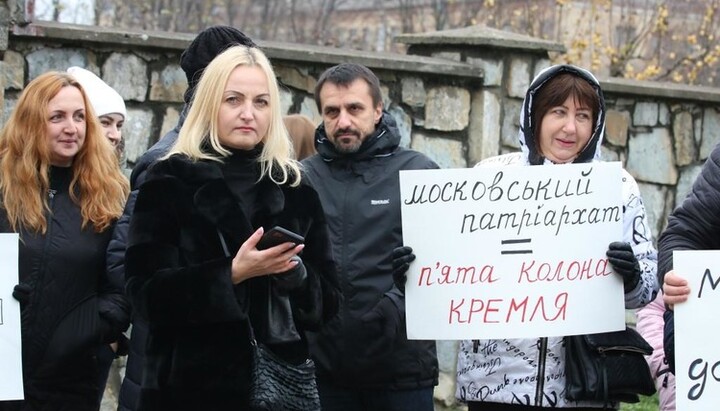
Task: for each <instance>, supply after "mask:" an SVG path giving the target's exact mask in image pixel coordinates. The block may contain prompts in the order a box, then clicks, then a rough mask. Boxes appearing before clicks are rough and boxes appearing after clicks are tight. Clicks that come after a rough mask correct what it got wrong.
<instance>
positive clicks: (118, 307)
mask: <svg viewBox="0 0 720 411" xmlns="http://www.w3.org/2000/svg"><path fill="white" fill-rule="evenodd" d="M115 229H117V223H116V224H115V227H114V229H113V232H114V230H115ZM110 244H112V240H111V241H110ZM108 249H110V245H108ZM108 261H109V254H108V253H107V252H106V254H105V263H106V267H108ZM98 284H99V287H98V312H99V314H100V319H101V320H102V328H103V329H102V330H101V334H102V341H103V342H105V343H111V342H114V341H117V340H119V339H120V338H121V337H122V333H123V332H124V331H125V330H127V328H128V326H129V325H130V303H129V302H128V300H127V298H126V296H125V293H124V290H123V284H122V283H121V282H117V281H115V280H114V278H113V276H112V273H111V272H110V270H109V269H106V270H103V271H102V274H101V276H100V279H99V281H98Z"/></svg>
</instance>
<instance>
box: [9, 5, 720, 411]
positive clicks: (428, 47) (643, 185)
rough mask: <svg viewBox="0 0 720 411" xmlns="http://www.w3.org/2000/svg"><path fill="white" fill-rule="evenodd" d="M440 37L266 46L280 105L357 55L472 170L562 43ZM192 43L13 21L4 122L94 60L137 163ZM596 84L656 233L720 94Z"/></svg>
mask: <svg viewBox="0 0 720 411" xmlns="http://www.w3.org/2000/svg"><path fill="white" fill-rule="evenodd" d="M0 5H2V2H1V1H0ZM0 17H2V13H0ZM434 36H435V37H432V38H431V40H427V39H420V40H417V41H416V42H415V43H414V44H413V46H412V47H411V48H410V50H411V51H414V52H416V53H418V55H415V56H410V55H400V54H396V55H393V54H374V53H368V52H354V51H346V50H338V49H333V48H324V47H311V46H303V45H296V44H281V43H271V42H262V41H259V44H260V46H261V47H262V48H263V49H264V50H265V51H266V53H267V54H268V56H269V57H270V58H271V60H272V61H273V64H274V65H275V67H276V74H277V75H278V79H279V81H280V83H281V84H282V86H283V90H282V92H281V103H280V104H281V106H282V107H283V111H285V112H286V113H296V112H299V113H303V114H306V115H308V116H310V117H311V118H313V119H314V120H315V122H316V123H319V122H320V121H321V117H320V115H319V113H318V111H317V107H316V106H315V103H314V101H313V98H312V91H313V88H314V86H315V83H316V81H317V77H318V76H319V74H320V73H321V72H322V71H323V70H324V69H325V68H327V67H329V66H331V65H333V64H337V63H340V62H345V61H352V62H358V63H361V64H365V65H367V66H368V67H370V68H371V69H373V70H374V71H375V72H376V73H377V74H378V77H379V78H380V79H381V82H382V86H383V101H384V102H385V104H386V108H387V109H388V111H389V112H390V113H391V114H392V115H393V116H394V117H395V118H396V120H397V121H398V125H399V128H400V130H401V135H402V145H403V146H406V147H407V146H409V147H412V148H413V149H416V150H419V151H422V152H424V153H425V154H427V155H428V156H430V157H431V158H433V159H434V160H435V161H436V162H437V163H438V164H440V165H441V166H442V167H471V166H473V165H474V164H475V163H477V162H478V161H480V160H482V159H484V158H487V157H490V156H493V155H497V154H501V153H506V152H512V151H517V149H518V147H519V146H518V141H517V132H518V122H519V118H518V117H519V112H520V106H521V104H522V99H523V97H524V92H525V89H526V88H527V86H528V85H529V83H530V81H531V80H532V78H533V77H534V76H535V74H537V73H538V72H539V71H540V70H542V69H543V68H546V67H548V66H549V65H550V60H549V58H548V50H556V49H557V48H556V45H553V44H548V43H547V42H546V41H539V40H538V41H536V39H531V38H528V39H521V40H518V39H517V35H512V36H510V37H511V38H510V39H509V40H508V41H507V42H503V41H502V39H499V40H498V39H497V38H493V39H492V41H483V40H482V39H480V40H478V38H469V39H468V41H467V42H466V44H465V45H463V42H462V41H461V40H462V39H460V40H458V39H457V38H449V39H445V38H443V35H442V34H435V35H434ZM192 38H193V36H192V35H183V34H177V33H173V34H168V35H162V34H158V33H154V34H151V33H142V32H120V31H113V30H108V29H106V28H103V29H100V28H94V27H79V26H70V25H62V24H51V23H32V24H30V25H28V26H23V27H15V26H12V25H11V26H10V29H9V36H8V45H7V50H6V51H5V52H4V54H3V57H2V60H0V69H1V70H0V125H2V124H4V121H5V119H6V118H7V115H8V114H9V112H10V110H12V108H13V105H14V103H15V101H17V97H18V95H19V92H20V90H21V89H22V87H23V86H24V84H25V83H26V82H27V81H28V80H29V79H32V78H34V77H35V76H37V75H38V74H40V73H43V72H45V71H48V70H66V69H67V68H68V67H69V66H70V65H79V66H83V67H87V68H89V69H91V70H92V71H94V72H96V73H98V74H99V75H100V76H101V77H102V78H103V79H104V80H105V81H106V82H107V83H108V84H110V85H111V86H113V87H115V88H116V89H117V90H118V92H119V93H120V94H121V95H122V96H123V97H124V98H125V101H126V104H127V106H128V119H127V121H126V123H125V124H126V126H125V128H124V130H123V132H124V136H125V138H126V140H127V143H126V150H127V159H128V162H129V165H130V166H132V165H133V163H134V162H135V161H136V160H137V158H138V157H139V156H140V155H141V154H142V153H143V152H144V151H145V150H146V149H147V148H148V147H149V146H150V145H152V144H153V143H154V142H155V141H156V140H157V139H158V138H159V137H160V136H161V135H162V134H164V133H165V132H167V131H168V130H169V129H171V128H172V127H174V126H175V124H176V122H177V119H178V117H179V113H180V110H181V108H182V104H183V92H184V91H185V88H186V80H185V76H184V73H183V72H182V70H181V69H180V67H179V59H180V53H181V52H182V50H183V48H184V47H185V46H186V45H187V44H188V43H189V42H190V41H191V40H192ZM0 40H2V37H1V36H0ZM449 44H452V46H450V45H449ZM1 45H2V41H0V46H1ZM425 56H432V57H425ZM600 80H601V83H602V84H603V88H604V90H605V95H606V100H607V114H608V115H607V129H606V138H605V143H604V146H603V148H602V153H603V156H604V158H605V159H607V160H611V161H622V162H623V164H624V166H625V167H626V169H627V170H628V171H629V172H630V173H631V174H632V175H633V176H634V177H635V178H636V179H637V180H638V182H639V184H640V190H641V192H642V194H643V197H644V200H645V205H646V207H647V210H648V215H649V218H650V224H651V226H652V227H653V229H654V230H655V238H657V235H658V234H659V232H660V230H662V228H663V227H664V226H665V220H666V218H667V214H668V213H669V212H670V211H671V210H672V209H673V208H674V207H675V206H676V205H677V204H678V203H679V202H680V201H682V199H683V198H684V196H685V195H686V194H687V192H688V191H689V190H690V187H691V185H692V182H693V180H694V178H695V177H696V176H697V174H698V173H699V170H700V168H701V166H702V163H703V161H704V160H705V159H706V158H707V156H708V155H709V153H710V151H711V150H712V148H713V147H714V146H715V144H717V142H718V141H720V90H718V89H712V88H702V87H691V86H679V85H670V84H661V83H650V82H634V81H629V80H624V79H600ZM456 346H457V344H456V343H455V342H452V341H442V342H439V344H438V350H439V357H440V360H441V369H442V376H441V380H440V381H441V383H440V386H439V387H437V389H436V400H437V404H438V409H446V408H448V407H456V406H457V404H455V403H454V400H453V398H454V367H455V365H454V361H455V350H456ZM118 365H119V369H120V371H119V372H120V373H118V371H117V370H116V371H114V374H113V377H111V384H110V385H109V388H108V398H110V400H108V401H106V402H107V403H108V404H112V400H111V398H112V395H114V393H116V392H117V384H118V383H119V381H120V375H121V373H122V361H120V362H118ZM106 406H107V407H109V408H105V406H104V409H112V406H111V405H106Z"/></svg>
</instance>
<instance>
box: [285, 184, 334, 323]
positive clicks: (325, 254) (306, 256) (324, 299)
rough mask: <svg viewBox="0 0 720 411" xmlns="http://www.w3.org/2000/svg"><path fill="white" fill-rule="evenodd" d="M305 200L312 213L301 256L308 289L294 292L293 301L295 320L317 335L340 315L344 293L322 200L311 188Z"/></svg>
mask: <svg viewBox="0 0 720 411" xmlns="http://www.w3.org/2000/svg"><path fill="white" fill-rule="evenodd" d="M303 199H304V202H305V203H306V206H308V205H309V206H308V208H309V209H311V210H313V215H312V218H311V219H310V220H311V223H310V226H309V227H308V229H307V232H306V233H305V244H306V246H305V249H304V250H303V255H302V258H303V263H304V264H305V268H306V270H307V274H308V276H307V281H306V283H305V286H304V287H301V288H300V289H299V290H296V291H294V292H293V293H292V294H291V298H292V302H293V315H294V317H295V320H296V321H297V322H298V323H299V324H301V325H302V327H303V328H304V329H306V330H309V331H317V330H318V329H319V328H320V327H321V326H322V325H323V324H324V323H326V322H328V321H329V320H330V319H331V318H333V317H334V316H335V315H336V314H337V312H338V310H339V307H340V299H341V292H340V285H339V281H338V277H337V270H336V268H335V262H334V260H333V258H332V251H331V246H330V238H329V233H328V228H327V223H326V220H325V214H324V211H323V208H322V205H321V204H320V199H319V197H318V195H317V192H316V191H315V190H314V189H312V188H310V187H309V186H305V187H304V190H303Z"/></svg>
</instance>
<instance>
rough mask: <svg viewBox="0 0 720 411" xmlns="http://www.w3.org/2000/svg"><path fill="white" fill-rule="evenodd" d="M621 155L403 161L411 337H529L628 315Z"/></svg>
mask: <svg viewBox="0 0 720 411" xmlns="http://www.w3.org/2000/svg"><path fill="white" fill-rule="evenodd" d="M621 181H622V169H621V166H620V164H619V163H617V162H615V163H588V164H567V165H558V166H526V167H517V166H515V167H498V166H487V167H476V168H471V169H446V170H412V171H401V172H400V191H401V201H402V227H403V241H404V243H405V245H409V246H411V247H412V248H413V251H414V253H415V255H416V256H417V259H416V260H415V261H414V262H413V263H412V265H411V266H410V270H409V271H408V274H407V275H408V281H407V285H406V313H407V334H408V338H411V339H436V340H438V339H439V340H456V339H480V338H532V337H541V336H560V335H573V334H585V333H596V332H603V331H611V330H619V329H624V327H625V305H624V297H623V289H622V280H621V279H620V276H618V275H616V274H614V273H613V272H612V271H611V268H610V265H609V263H608V262H607V259H606V256H605V252H606V251H607V248H608V244H610V243H611V242H612V241H621V240H622V224H623V223H622V208H623V207H622V183H621Z"/></svg>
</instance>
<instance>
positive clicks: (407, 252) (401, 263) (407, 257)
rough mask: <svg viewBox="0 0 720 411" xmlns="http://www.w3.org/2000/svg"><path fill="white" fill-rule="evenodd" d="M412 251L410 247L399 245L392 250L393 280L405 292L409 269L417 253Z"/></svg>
mask: <svg viewBox="0 0 720 411" xmlns="http://www.w3.org/2000/svg"><path fill="white" fill-rule="evenodd" d="M412 251H413V250H412V248H410V247H397V248H395V249H394V250H393V252H392V259H393V262H392V267H393V282H394V283H395V287H397V288H398V290H400V291H401V292H402V293H403V294H404V293H405V283H406V282H407V275H406V274H407V270H408V268H410V263H411V262H413V261H414V260H415V254H413V252H412Z"/></svg>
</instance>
